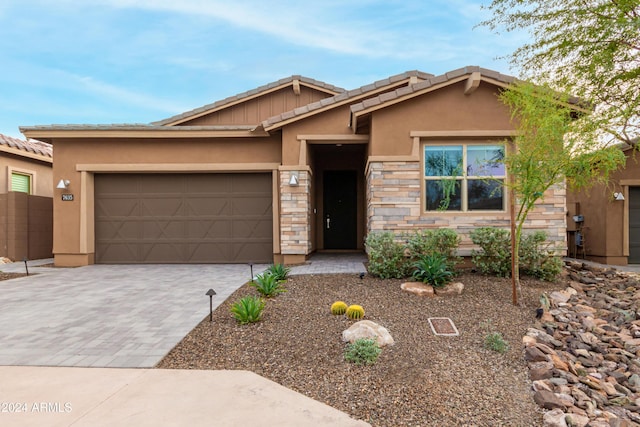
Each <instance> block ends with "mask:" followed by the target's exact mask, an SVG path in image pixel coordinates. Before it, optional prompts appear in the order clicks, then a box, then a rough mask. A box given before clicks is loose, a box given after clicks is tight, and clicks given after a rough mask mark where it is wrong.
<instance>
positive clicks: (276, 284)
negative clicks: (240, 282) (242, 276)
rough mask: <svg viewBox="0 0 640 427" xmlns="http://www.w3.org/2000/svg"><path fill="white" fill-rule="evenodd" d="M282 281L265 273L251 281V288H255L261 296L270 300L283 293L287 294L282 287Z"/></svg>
mask: <svg viewBox="0 0 640 427" xmlns="http://www.w3.org/2000/svg"><path fill="white" fill-rule="evenodd" d="M282 283H283V280H280V279H279V278H278V276H276V275H274V274H271V273H269V272H268V271H265V272H264V273H262V274H258V275H256V277H255V279H253V280H252V281H251V286H253V287H254V288H256V290H257V291H258V292H260V293H261V294H262V295H263V296H265V297H267V298H270V297H274V296H276V295H278V294H281V293H283V292H287V290H286V289H284V288H283V287H282Z"/></svg>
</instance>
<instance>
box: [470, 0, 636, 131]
mask: <svg viewBox="0 0 640 427" xmlns="http://www.w3.org/2000/svg"><path fill="white" fill-rule="evenodd" d="M485 9H488V10H489V11H491V12H492V13H493V18H491V19H489V20H487V21H484V22H482V23H481V24H480V25H484V26H487V27H489V28H490V29H492V30H494V31H499V30H501V29H504V30H506V31H507V32H512V31H518V30H526V31H528V32H529V35H530V36H531V38H532V40H533V41H532V42H530V43H526V44H524V45H523V46H521V47H520V48H518V49H517V50H516V51H515V52H513V53H512V54H511V55H510V56H509V58H510V60H511V63H512V65H514V66H515V68H516V69H519V72H520V75H521V76H522V77H523V78H525V79H527V80H530V81H533V82H535V83H546V84H548V85H549V86H550V87H551V88H553V89H555V90H557V91H559V92H563V93H570V94H572V95H575V96H578V97H580V98H581V99H582V100H584V101H587V102H590V103H591V104H592V105H595V106H596V109H595V114H593V115H592V116H591V119H590V120H588V121H583V122H581V124H582V125H583V126H585V127H586V130H585V132H586V133H591V132H593V131H594V130H599V131H600V135H599V139H600V141H602V142H604V144H611V143H614V142H620V141H622V142H625V143H634V142H633V141H634V139H635V138H637V137H638V135H639V134H640V132H639V131H640V2H639V1H638V0H492V2H491V4H490V5H488V6H486V7H485ZM574 131H579V129H574Z"/></svg>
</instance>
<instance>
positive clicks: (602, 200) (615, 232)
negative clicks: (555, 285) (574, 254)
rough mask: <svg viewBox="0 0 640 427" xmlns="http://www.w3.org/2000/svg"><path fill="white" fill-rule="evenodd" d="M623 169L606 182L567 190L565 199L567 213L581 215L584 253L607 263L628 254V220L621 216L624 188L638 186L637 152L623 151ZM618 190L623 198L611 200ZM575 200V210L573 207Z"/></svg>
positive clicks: (624, 207)
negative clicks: (624, 155)
mask: <svg viewBox="0 0 640 427" xmlns="http://www.w3.org/2000/svg"><path fill="white" fill-rule="evenodd" d="M625 154H626V156H627V160H626V165H625V167H624V168H623V169H620V170H618V171H616V172H615V173H613V174H612V175H611V182H610V184H609V185H604V184H595V185H593V186H592V187H590V188H587V189H583V190H581V191H575V190H571V189H570V190H569V191H568V192H567V202H568V204H569V206H570V207H571V210H570V211H569V215H571V216H573V215H575V214H577V213H579V214H581V215H583V216H584V222H583V224H582V232H583V235H584V243H585V254H586V256H588V257H590V258H592V259H595V260H598V261H602V262H606V263H611V264H623V265H624V264H627V259H626V258H627V257H628V256H629V247H628V245H629V241H628V240H629V224H628V219H627V220H625V213H626V212H627V211H628V202H629V197H628V188H629V187H630V186H640V166H639V165H638V159H637V157H636V156H637V154H636V153H634V152H633V151H632V150H629V151H627V152H626V153H625ZM614 192H622V193H623V194H624V195H625V197H626V199H625V200H623V201H622V200H614V197H613V193H614ZM575 203H579V211H576V210H575V205H574V204H575Z"/></svg>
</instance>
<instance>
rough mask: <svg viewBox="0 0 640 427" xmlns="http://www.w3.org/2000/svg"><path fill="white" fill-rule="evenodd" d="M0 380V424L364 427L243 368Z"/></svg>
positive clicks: (55, 372) (23, 373) (56, 372)
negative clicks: (4, 409)
mask: <svg viewBox="0 0 640 427" xmlns="http://www.w3.org/2000/svg"><path fill="white" fill-rule="evenodd" d="M0 378H2V381H1V382H0V396H2V399H1V400H2V402H3V403H10V404H12V406H7V408H6V412H5V411H0V425H3V426H12V427H20V426H49V427H55V426H59V427H62V426H74V427H84V426H87V427H101V426H105V427H106V426H109V427H111V426H132V427H133V426H135V427H146V426H154V427H155V426H179V427H182V426H190V427H197V426H220V427H236V426H238V427H240V426H243V427H244V426H282V427H286V426H295V427H301V426H302V427H324V426H327V427H329V426H331V427H333V426H341V427H342V426H344V427H366V426H369V424H367V423H365V422H363V421H357V420H354V419H352V418H350V417H349V416H347V415H346V414H344V413H343V412H340V411H338V410H337V409H334V408H331V407H330V406H327V405H325V404H323V403H320V402H317V401H315V400H313V399H310V398H308V397H305V396H303V395H301V394H299V393H296V392H294V391H291V390H289V389H287V388H285V387H282V386H280V385H278V384H276V383H274V382H272V381H269V380H266V379H265V378H262V377H260V376H258V375H256V374H254V373H251V372H247V371H186V370H164V369H102V368H90V369H89V368H45V367H17V366H12V367H0ZM0 409H2V408H0ZM18 411H19V412H18Z"/></svg>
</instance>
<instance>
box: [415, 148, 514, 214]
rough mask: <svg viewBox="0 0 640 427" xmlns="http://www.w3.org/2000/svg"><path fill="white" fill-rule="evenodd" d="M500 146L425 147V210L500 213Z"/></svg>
mask: <svg viewBox="0 0 640 427" xmlns="http://www.w3.org/2000/svg"><path fill="white" fill-rule="evenodd" d="M503 158H504V146H503V145H480V144H452V145H425V147H424V180H425V185H424V188H425V209H426V210H427V211H502V210H504V191H503V184H504V179H505V167H504V163H503V162H502V160H503Z"/></svg>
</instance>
